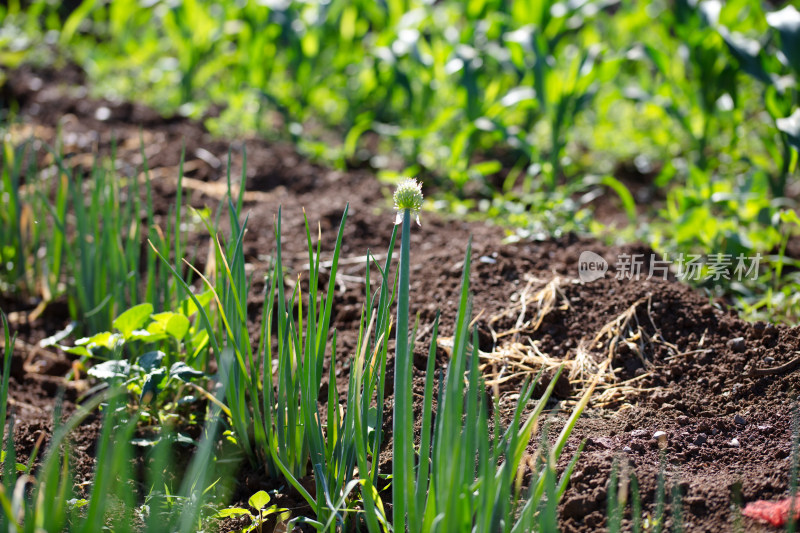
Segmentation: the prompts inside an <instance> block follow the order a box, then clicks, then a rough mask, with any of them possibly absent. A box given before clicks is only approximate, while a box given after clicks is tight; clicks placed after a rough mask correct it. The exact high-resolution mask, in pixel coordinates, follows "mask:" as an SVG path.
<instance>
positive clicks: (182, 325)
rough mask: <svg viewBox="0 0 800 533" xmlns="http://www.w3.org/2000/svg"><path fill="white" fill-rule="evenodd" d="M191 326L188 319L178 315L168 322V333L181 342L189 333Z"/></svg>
mask: <svg viewBox="0 0 800 533" xmlns="http://www.w3.org/2000/svg"><path fill="white" fill-rule="evenodd" d="M189 325H190V324H189V319H188V318H186V317H185V316H183V315H179V314H177V313H176V314H174V315H172V317H170V319H169V320H168V321H167V333H169V334H170V335H172V336H173V337H174V338H175V339H177V340H181V339H182V338H184V337H185V336H186V333H188V332H189Z"/></svg>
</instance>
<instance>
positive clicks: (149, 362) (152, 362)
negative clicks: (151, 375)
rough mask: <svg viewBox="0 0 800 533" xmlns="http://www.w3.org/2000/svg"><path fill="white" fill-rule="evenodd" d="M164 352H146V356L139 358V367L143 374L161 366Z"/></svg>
mask: <svg viewBox="0 0 800 533" xmlns="http://www.w3.org/2000/svg"><path fill="white" fill-rule="evenodd" d="M165 355H166V354H164V352H162V351H160V350H154V351H152V352H147V353H146V354H144V355H142V356H141V357H139V363H138V364H139V366H140V367H142V369H144V371H145V372H150V371H152V370H153V369H154V368H156V367H158V366H161V360H162V359H164V356H165Z"/></svg>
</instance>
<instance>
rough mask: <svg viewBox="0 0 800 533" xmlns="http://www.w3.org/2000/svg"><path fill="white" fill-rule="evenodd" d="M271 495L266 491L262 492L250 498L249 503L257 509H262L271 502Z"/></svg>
mask: <svg viewBox="0 0 800 533" xmlns="http://www.w3.org/2000/svg"><path fill="white" fill-rule="evenodd" d="M270 499H271V498H270V497H269V494H267V493H266V491H263V490H260V491H258V492H256V493H255V494H253V495H252V496H250V499H249V500H247V503H248V504H250V505H251V506H252V507H254V508H255V509H262V508H263V507H265V506H266V505H267V504H268V503H269V501H270Z"/></svg>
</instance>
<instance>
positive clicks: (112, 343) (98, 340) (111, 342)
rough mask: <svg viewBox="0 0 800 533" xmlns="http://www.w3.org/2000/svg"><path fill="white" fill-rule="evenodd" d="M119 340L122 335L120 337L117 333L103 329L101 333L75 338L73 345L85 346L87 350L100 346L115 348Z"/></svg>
mask: <svg viewBox="0 0 800 533" xmlns="http://www.w3.org/2000/svg"><path fill="white" fill-rule="evenodd" d="M121 341H122V337H120V336H119V335H118V334H116V333H111V332H110V331H103V332H102V333H98V334H96V335H92V336H91V337H83V338H81V339H78V340H76V341H75V346H85V347H86V348H87V349H89V350H91V349H92V348H96V347H98V346H100V347H102V348H107V349H109V350H113V349H114V348H116V346H117V343H119V342H121Z"/></svg>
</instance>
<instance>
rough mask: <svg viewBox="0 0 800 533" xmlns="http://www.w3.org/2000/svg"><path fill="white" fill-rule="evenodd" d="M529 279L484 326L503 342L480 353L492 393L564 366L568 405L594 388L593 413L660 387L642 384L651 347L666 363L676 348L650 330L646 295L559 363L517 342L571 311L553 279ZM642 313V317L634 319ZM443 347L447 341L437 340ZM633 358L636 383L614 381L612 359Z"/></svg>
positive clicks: (533, 344)
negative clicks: (506, 325) (555, 314)
mask: <svg viewBox="0 0 800 533" xmlns="http://www.w3.org/2000/svg"><path fill="white" fill-rule="evenodd" d="M543 282H544V280H541V279H537V278H534V277H529V278H528V279H527V283H526V284H525V287H524V288H523V289H522V290H521V291H520V292H519V293H517V295H516V297H515V299H516V301H515V303H514V304H513V305H511V306H509V307H508V308H506V309H504V310H503V311H502V312H501V313H498V314H496V315H494V316H492V317H491V318H490V319H489V320H488V325H489V328H490V331H491V333H492V337H493V339H494V341H495V343H497V341H498V340H499V339H505V340H506V342H501V343H500V344H499V345H498V346H497V347H496V348H495V349H493V350H492V351H491V352H488V353H487V352H480V358H481V361H482V365H481V371H482V372H483V375H484V376H486V380H487V385H490V386H492V387H494V388H495V390H497V388H498V386H499V385H501V384H503V383H506V382H508V381H512V380H521V379H524V378H525V377H527V376H530V375H532V374H535V373H537V372H539V370H541V369H543V368H544V369H545V371H548V372H550V371H555V370H556V369H558V368H559V367H560V366H564V367H565V368H564V372H565V374H566V375H567V376H568V378H569V381H570V384H571V385H573V388H572V390H573V397H572V398H571V399H570V401H569V403H573V402H574V401H576V398H578V397H580V396H581V395H582V394H583V393H584V392H585V391H586V390H587V388H589V387H590V386H594V387H595V388H596V392H595V394H594V396H593V398H592V403H593V405H594V406H595V407H600V408H608V407H612V406H618V405H620V404H623V406H624V405H625V404H626V402H627V399H628V398H630V397H631V396H634V395H639V394H642V393H648V392H654V391H656V390H659V389H660V387H654V388H646V387H643V386H642V382H643V381H644V380H645V379H646V378H647V377H649V376H651V375H652V368H653V364H652V362H651V360H650V355H651V354H652V353H653V351H654V349H655V347H656V346H659V345H660V346H666V347H667V348H668V350H669V351H670V352H671V354H673V355H671V356H670V357H674V354H678V353H679V350H678V348H677V347H676V346H675V345H673V344H671V343H669V342H667V341H666V340H665V339H664V338H663V337H662V336H661V333H660V330H659V328H658V327H656V325H655V322H654V320H653V317H652V314H651V306H652V295H650V294H648V295H647V296H644V297H642V298H640V299H639V300H637V301H635V302H634V303H633V304H632V305H631V306H630V307H628V308H627V309H626V310H625V311H624V312H622V313H620V314H619V315H618V316H617V317H615V318H614V319H612V320H610V321H609V322H607V323H606V324H604V325H603V326H602V327H601V328H600V329H599V330H598V331H597V332H596V333H595V334H593V335H587V336H585V337H583V338H582V339H580V341H579V342H578V344H577V348H575V349H574V350H570V351H568V352H567V354H566V356H565V357H563V358H558V357H553V356H550V355H548V354H546V353H544V352H542V350H541V349H540V346H539V342H538V341H535V340H531V339H530V338H529V339H527V342H522V341H521V340H520V336H521V335H522V334H528V335H530V334H531V333H533V332H535V331H537V330H538V329H539V327H540V326H541V325H542V322H543V321H544V319H545V317H546V316H547V315H548V314H549V313H550V312H551V311H553V310H554V309H559V310H562V311H567V310H571V309H572V306H571V305H570V303H569V300H568V299H567V297H566V295H565V293H564V291H563V289H562V288H561V286H562V279H561V278H560V277H558V276H556V277H554V278H553V279H552V280H550V281H549V282H546V283H544V286H542V287H541V288H540V289H538V290H536V286H537V285H539V286H541V285H542V283H543ZM534 306H535V311H534V312H533V313H532V314H533V316H532V317H527V316H526V315H527V314H528V313H529V308H531V307H534ZM642 313H644V316H645V317H646V318H645V319H644V320H643V321H642V320H641V319H640V317H641V316H642ZM513 316H516V317H517V318H516V322H515V324H514V326H513V327H512V328H510V329H508V330H505V331H502V332H495V331H494V329H493V327H492V326H493V325H495V324H497V323H498V322H500V321H501V320H502V319H508V318H510V317H513ZM441 341H442V342H443V343H444V345H445V346H446V343H447V339H441ZM623 347H624V349H627V351H628V352H629V353H631V354H633V355H634V356H635V357H637V358H638V360H639V362H640V363H641V365H642V367H643V368H644V370H645V372H644V373H642V374H639V375H638V376H636V377H633V378H630V379H627V380H625V381H620V379H619V377H618V376H617V371H616V369H614V367H613V364H612V363H613V362H614V360H615V358H617V357H618V356H619V355H620V351H621V349H623Z"/></svg>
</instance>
